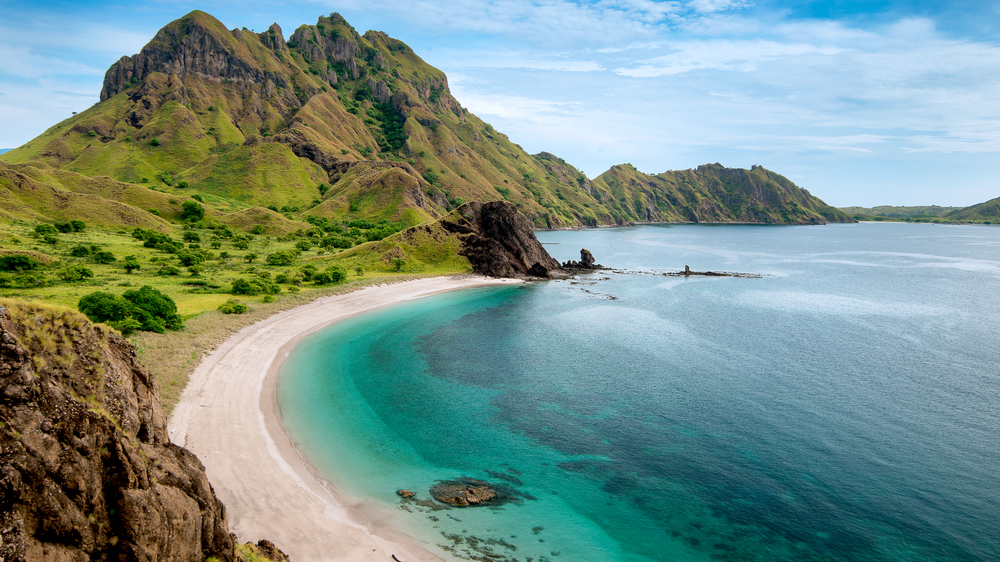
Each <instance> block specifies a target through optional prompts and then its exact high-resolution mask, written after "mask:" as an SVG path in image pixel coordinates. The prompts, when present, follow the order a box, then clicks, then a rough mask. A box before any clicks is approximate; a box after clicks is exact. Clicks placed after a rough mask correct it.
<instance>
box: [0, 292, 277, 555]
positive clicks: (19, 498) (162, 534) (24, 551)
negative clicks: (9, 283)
mask: <svg viewBox="0 0 1000 562" xmlns="http://www.w3.org/2000/svg"><path fill="white" fill-rule="evenodd" d="M4 304H5V306H2V307H0V448H2V451H3V453H2V457H0V538H2V543H0V560H5V561H21V560H24V561H27V560H53V561H77V560H122V561H154V560H155V561H185V562H196V561H201V560H205V559H206V558H209V557H214V558H215V559H218V560H221V561H232V560H240V559H242V556H241V555H240V554H239V551H238V548H237V543H236V541H235V537H234V535H232V534H231V533H230V531H229V525H228V522H227V518H226V508H225V507H224V506H223V505H222V503H221V502H220V501H219V500H218V498H216V496H215V493H214V492H213V490H212V486H211V485H210V484H209V482H208V478H207V477H206V475H205V470H204V467H203V465H202V463H201V462H200V461H199V460H198V458H197V457H196V456H195V455H194V454H193V453H191V452H190V451H188V450H187V449H184V448H182V447H178V446H177V445H174V444H173V443H171V442H170V440H169V438H168V435H167V428H166V425H167V424H166V418H165V417H164V414H163V409H162V408H161V406H160V400H159V398H158V396H157V394H156V390H155V389H154V388H153V383H152V380H151V379H150V376H149V373H148V372H147V371H146V369H145V368H144V367H143V366H142V365H140V363H139V361H138V357H137V353H136V350H135V348H134V347H132V345H131V344H129V343H128V342H127V341H126V340H125V339H124V338H122V337H121V336H120V335H118V334H117V333H115V332H113V331H111V330H109V329H107V328H105V327H101V326H96V325H93V324H91V323H90V321H89V320H87V318H86V317H84V316H83V315H82V314H79V313H77V312H74V311H70V310H66V309H58V308H50V307H42V306H37V305H33V304H27V303H18V302H14V301H7V302H5V303H4ZM254 550H256V551H257V552H258V554H261V555H264V556H270V557H271V558H272V559H274V560H285V559H287V558H285V557H284V555H283V554H282V553H281V552H280V550H278V549H277V548H276V547H275V546H274V545H273V544H270V543H268V542H267V541H261V543H259V547H255V548H254ZM268 553H270V554H268Z"/></svg>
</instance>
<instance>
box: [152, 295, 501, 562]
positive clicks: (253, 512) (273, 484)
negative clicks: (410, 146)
mask: <svg viewBox="0 0 1000 562" xmlns="http://www.w3.org/2000/svg"><path fill="white" fill-rule="evenodd" d="M518 282H519V281H516V280H509V279H492V278H487V277H436V278H431V279H420V280H416V281H407V282H403V283H395V284H386V285H378V286H374V287H368V288H365V289H361V290H358V291H355V292H352V293H348V294H345V295H336V296H331V297H324V298H320V299H317V300H316V301H313V302H312V303H310V304H307V305H303V306H300V307H298V308H295V309H292V310H288V311H285V312H282V313H279V314H276V315H274V316H272V317H270V318H267V319H266V320H263V321H261V322H258V323H257V324H254V325H253V326H249V327H247V328H245V329H244V330H242V331H240V332H239V333H237V334H236V335H234V336H233V337H231V338H230V339H228V340H227V341H226V342H225V343H223V344H222V345H220V346H219V347H218V348H217V349H216V350H215V351H213V352H212V353H211V354H209V355H207V356H206V357H205V358H204V359H203V360H202V361H201V363H200V364H199V365H198V367H197V369H196V370H195V371H194V373H193V374H192V376H191V380H190V381H189V382H188V386H187V388H186V389H185V390H184V394H183V395H182V397H181V400H180V402H179V403H178V404H177V406H176V408H175V409H174V412H173V415H172V416H171V418H170V424H169V429H170V438H171V440H172V441H173V442H174V443H176V444H178V445H181V446H184V447H187V448H188V449H190V450H191V451H193V452H194V453H195V454H197V455H198V457H199V458H200V459H201V461H202V462H203V463H204V464H205V468H206V470H207V473H208V478H209V480H210V481H211V483H212V486H213V487H214V488H215V493H216V494H217V495H218V497H219V499H221V500H222V502H223V503H224V504H225V505H226V508H227V514H228V517H229V528H230V529H231V530H232V531H233V532H234V533H236V535H237V537H238V539H239V540H240V542H246V541H252V542H257V541H258V540H259V539H268V540H270V541H272V542H274V543H275V544H276V545H278V547H279V548H281V549H282V550H283V551H285V553H287V554H288V555H289V556H291V558H292V560H294V561H295V562H309V561H321V560H322V561H337V560H343V561H348V560H350V561H368V560H371V561H375V560H378V561H384V560H392V558H391V557H392V555H395V556H396V557H397V558H398V559H399V560H401V561H403V562H413V561H432V560H441V558H440V557H439V556H437V555H435V554H433V553H432V552H431V549H432V548H433V545H427V544H422V543H421V542H420V541H418V540H416V539H414V538H412V537H409V536H407V535H405V534H403V533H400V532H398V531H395V530H394V529H393V528H392V518H393V513H391V512H385V511H383V509H384V508H378V507H376V506H374V505H371V504H365V503H362V502H358V501H355V500H352V499H350V498H347V497H345V495H344V494H342V493H339V492H338V491H337V490H336V489H335V487H334V486H332V485H331V484H330V483H328V482H326V481H325V480H324V479H323V478H321V477H319V475H317V474H315V472H314V470H313V469H312V467H311V466H310V465H309V464H308V463H307V462H305V461H304V460H303V459H302V458H301V457H300V456H299V454H298V452H297V451H296V450H295V449H294V447H293V446H292V444H291V442H290V441H289V439H288V437H287V436H286V434H285V432H284V430H283V428H282V427H281V423H280V412H279V411H278V408H277V402H276V399H275V379H276V373H277V370H278V367H279V365H280V364H281V362H282V361H283V360H284V358H285V357H286V356H287V355H288V352H289V350H290V349H291V348H292V347H293V346H294V345H295V344H296V343H297V342H298V341H299V340H300V339H301V338H303V337H305V336H306V335H308V334H311V333H313V332H315V331H316V330H319V329H321V328H323V327H326V326H329V325H330V324H332V323H334V322H337V321H340V320H344V319H346V318H349V317H351V316H354V315H357V314H361V313H363V312H366V311H369V310H373V309H376V308H380V307H383V306H387V305H391V304H394V303H399V302H402V301H405V300H409V299H414V298H420V297H424V296H427V295H431V294H434V293H440V292H444V291H451V290H456V289H464V288H470V287H478V286H485V285H499V284H511V283H518Z"/></svg>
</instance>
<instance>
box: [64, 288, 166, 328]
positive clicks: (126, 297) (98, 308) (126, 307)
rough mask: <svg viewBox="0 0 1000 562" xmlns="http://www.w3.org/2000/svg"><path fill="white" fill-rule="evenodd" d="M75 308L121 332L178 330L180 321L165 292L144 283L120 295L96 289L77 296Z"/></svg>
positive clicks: (93, 319)
mask: <svg viewBox="0 0 1000 562" xmlns="http://www.w3.org/2000/svg"><path fill="white" fill-rule="evenodd" d="M77 308H79V309H80V312H82V313H84V314H86V315H87V317H88V318H90V319H91V320H92V321H94V322H106V323H107V324H109V325H111V326H112V327H113V328H116V329H118V330H120V331H121V332H122V333H124V334H130V333H132V332H134V331H135V330H145V331H147V332H156V333H159V334H162V333H163V332H165V331H166V330H180V329H182V328H183V327H184V322H183V321H182V320H181V317H180V316H179V315H178V314H177V305H176V304H175V303H174V301H173V299H171V298H170V297H169V296H167V295H165V294H163V293H161V292H160V291H158V290H156V289H154V288H152V287H150V286H149V285H146V286H144V287H142V288H141V289H137V290H136V289H133V290H130V291H125V293H124V294H122V295H121V296H116V295H113V294H111V293H106V292H103V291H97V292H94V293H90V294H89V295H86V296H84V297H83V298H81V299H80V302H79V304H78V305H77Z"/></svg>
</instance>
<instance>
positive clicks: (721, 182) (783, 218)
mask: <svg viewBox="0 0 1000 562" xmlns="http://www.w3.org/2000/svg"><path fill="white" fill-rule="evenodd" d="M591 183H592V185H591V192H592V193H593V195H594V197H596V198H597V199H598V200H600V201H602V202H605V204H607V205H609V206H612V207H613V208H614V210H615V211H617V212H618V213H619V215H618V216H635V217H637V218H638V220H640V221H643V222H673V221H691V222H713V223H714V222H742V223H763V224H822V223H825V222H828V221H829V222H854V219H853V218H851V217H850V216H849V215H848V214H847V213H845V212H843V211H841V210H839V209H836V208H833V207H831V206H829V205H827V204H826V203H824V202H823V201H821V200H820V199H818V198H816V197H814V196H813V195H811V194H810V193H809V192H808V191H806V190H804V189H801V188H799V187H797V186H796V185H795V184H794V183H792V182H791V181H789V180H788V179H787V178H785V177H783V176H781V175H778V174H776V173H774V172H771V171H769V170H766V169H764V168H763V167H760V166H754V167H753V168H751V169H750V170H743V169H733V168H726V167H724V166H722V165H721V164H707V165H704V166H699V167H698V168H697V169H694V170H682V171H671V172H664V173H662V174H657V175H648V174H644V173H642V172H640V171H638V170H636V169H635V167H634V166H632V165H630V164H623V165H620V166H614V167H612V168H611V169H610V170H608V171H607V172H605V173H603V174H601V175H600V176H599V177H598V178H597V179H595V180H594V181H593V182H591Z"/></svg>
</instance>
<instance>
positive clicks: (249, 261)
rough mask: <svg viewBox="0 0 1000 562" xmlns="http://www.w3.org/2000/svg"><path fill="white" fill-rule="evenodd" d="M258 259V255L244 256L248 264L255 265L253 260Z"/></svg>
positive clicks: (249, 254)
mask: <svg viewBox="0 0 1000 562" xmlns="http://www.w3.org/2000/svg"><path fill="white" fill-rule="evenodd" d="M255 259H257V254H255V253H253V252H250V253H248V254H246V255H244V256H243V261H245V262H247V263H253V260H255Z"/></svg>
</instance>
